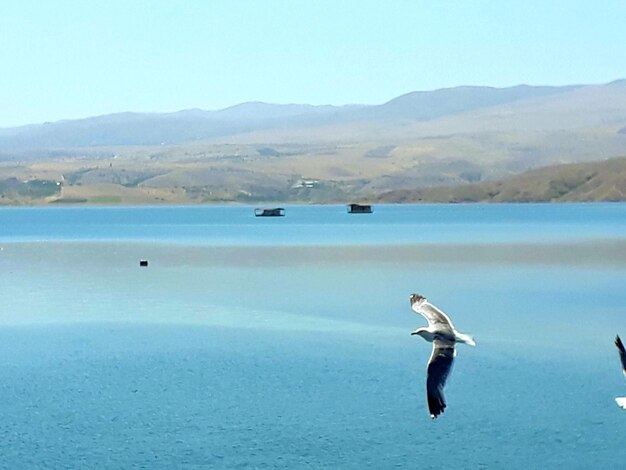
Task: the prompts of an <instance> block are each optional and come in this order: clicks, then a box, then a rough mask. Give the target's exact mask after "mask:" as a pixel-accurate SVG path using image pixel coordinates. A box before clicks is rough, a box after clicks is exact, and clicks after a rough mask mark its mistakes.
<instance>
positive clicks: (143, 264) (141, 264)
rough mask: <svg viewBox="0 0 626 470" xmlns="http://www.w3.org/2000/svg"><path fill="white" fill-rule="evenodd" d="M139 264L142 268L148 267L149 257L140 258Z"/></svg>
mask: <svg viewBox="0 0 626 470" xmlns="http://www.w3.org/2000/svg"><path fill="white" fill-rule="evenodd" d="M139 266H141V267H142V268H146V267H148V260H147V259H142V260H139Z"/></svg>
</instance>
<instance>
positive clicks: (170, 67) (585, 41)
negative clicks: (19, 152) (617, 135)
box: [0, 0, 626, 127]
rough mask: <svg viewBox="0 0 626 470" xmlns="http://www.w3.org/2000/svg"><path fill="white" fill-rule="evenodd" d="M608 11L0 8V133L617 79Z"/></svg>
mask: <svg viewBox="0 0 626 470" xmlns="http://www.w3.org/2000/svg"><path fill="white" fill-rule="evenodd" d="M625 18H626V1H624V0H606V1H603V0H595V1H582V0H580V1H578V0H550V1H546V0H541V1H536V0H525V1H515V0H510V1H502V0H496V1H485V0H468V1H464V0H458V1H448V0H408V1H403V0H387V1H382V0H381V1H368V0H310V1H304V0H292V1H287V0H284V1H280V0H273V1H272V0H185V1H182V0H181V1H168V0H159V1H155V0H150V1H140V0H137V1H133V0H124V1H118V0H107V1H95V0H74V1H71V0H50V1H33V0H0V65H1V68H0V127H11V126H18V125H23V124H30V123H41V122H46V121H57V120H60V119H76V118H82V117H88V116H94V115H101V114H109V113H115V112H124V111H134V112H173V111H178V110H181V109H189V108H201V109H221V108H225V107H228V106H232V105H235V104H238V103H242V102H246V101H265V102H270V103H309V104H333V105H342V104H351V103H352V104H354V103H359V104H381V103H384V102H386V101H388V100H390V99H392V98H394V97H396V96H399V95H402V94H404V93H408V92H411V91H417V90H433V89H437V88H446V87H453V86H460V85H485V86H495V87H506V86H513V85H517V84H520V83H526V84H530V85H566V84H581V83H582V84H586V83H589V84H591V83H607V82H610V81H613V80H615V79H619V78H626V27H624V24H625V23H624V22H625V20H624V19H625Z"/></svg>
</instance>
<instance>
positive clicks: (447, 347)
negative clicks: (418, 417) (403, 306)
mask: <svg viewBox="0 0 626 470" xmlns="http://www.w3.org/2000/svg"><path fill="white" fill-rule="evenodd" d="M410 300H411V308H412V309H413V311H414V312H415V313H419V314H420V315H423V316H424V318H426V320H428V326H427V327H426V328H418V329H417V330H415V331H414V332H413V333H411V334H412V335H418V336H421V337H422V338H424V339H425V340H426V341H428V342H430V343H433V352H432V353H431V355H430V359H429V360H428V368H427V369H426V396H427V398H428V410H429V411H430V417H431V418H432V419H435V418H436V417H437V416H439V415H440V414H441V413H443V411H444V409H445V407H446V399H445V398H444V396H443V387H444V385H445V384H446V379H447V378H448V375H449V374H450V370H451V369H452V362H453V361H454V356H456V351H455V349H454V345H455V344H456V343H465V344H469V345H470V346H476V343H475V342H474V338H472V337H471V336H469V335H465V334H463V333H459V332H458V331H456V330H455V329H454V325H452V322H451V321H450V319H449V318H448V316H447V315H446V314H445V313H443V312H442V311H441V310H439V309H438V308H437V307H435V306H434V305H433V304H431V303H430V302H428V300H426V298H425V297H423V296H421V295H418V294H411V297H410Z"/></svg>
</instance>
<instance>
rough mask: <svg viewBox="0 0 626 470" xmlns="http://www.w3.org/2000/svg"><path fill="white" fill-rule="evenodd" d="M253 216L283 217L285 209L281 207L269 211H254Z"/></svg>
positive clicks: (260, 209)
mask: <svg viewBox="0 0 626 470" xmlns="http://www.w3.org/2000/svg"><path fill="white" fill-rule="evenodd" d="M254 215H255V216H257V217H284V216H285V209H283V208H282V207H275V208H271V209H262V208H259V209H254Z"/></svg>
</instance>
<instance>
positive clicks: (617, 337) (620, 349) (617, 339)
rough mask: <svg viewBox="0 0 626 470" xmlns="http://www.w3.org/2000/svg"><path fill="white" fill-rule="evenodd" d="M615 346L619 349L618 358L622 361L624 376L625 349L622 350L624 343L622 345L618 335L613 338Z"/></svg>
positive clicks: (625, 367) (625, 365)
mask: <svg viewBox="0 0 626 470" xmlns="http://www.w3.org/2000/svg"><path fill="white" fill-rule="evenodd" d="M615 346H617V349H619V358H620V359H621V361H622V371H623V372H624V375H626V349H624V343H622V340H621V338H620V337H619V335H617V336H616V337H615Z"/></svg>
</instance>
